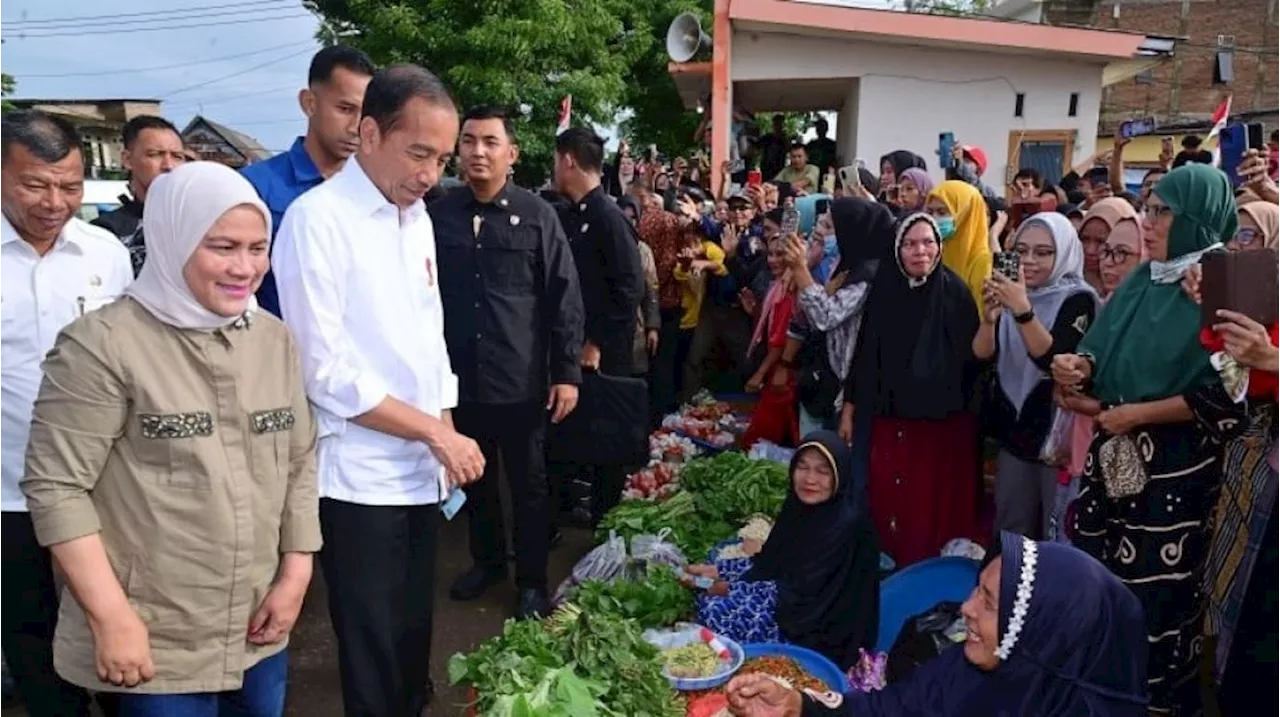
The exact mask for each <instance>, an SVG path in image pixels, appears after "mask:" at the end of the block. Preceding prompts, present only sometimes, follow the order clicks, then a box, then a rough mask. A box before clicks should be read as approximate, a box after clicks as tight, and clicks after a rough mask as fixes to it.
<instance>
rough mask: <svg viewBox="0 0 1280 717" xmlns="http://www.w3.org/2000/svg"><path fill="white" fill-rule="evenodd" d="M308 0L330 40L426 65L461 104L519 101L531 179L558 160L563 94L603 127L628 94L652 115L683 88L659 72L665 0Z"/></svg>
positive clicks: (512, 106) (523, 170) (509, 105)
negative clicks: (557, 132)
mask: <svg viewBox="0 0 1280 717" xmlns="http://www.w3.org/2000/svg"><path fill="white" fill-rule="evenodd" d="M676 1H677V2H694V1H695V0H676ZM305 4H306V6H307V7H308V9H310V10H311V11H313V12H314V13H316V14H317V15H319V16H320V17H321V18H322V19H323V20H324V27H322V30H321V32H320V33H319V36H320V39H321V40H322V41H325V42H343V43H347V44H350V45H353V46H355V47H358V48H360V49H362V50H364V51H365V52H367V53H369V55H370V56H371V57H372V58H373V59H374V61H376V62H378V63H380V64H390V63H395V62H413V63H416V64H419V65H422V66H423V67H426V68H427V69H429V70H431V71H432V72H435V73H436V74H437V75H439V76H440V77H441V78H442V79H443V80H444V81H445V82H446V83H447V84H448V86H449V88H450V89H451V90H452V91H453V92H454V94H455V96H456V97H457V100H458V102H459V104H460V105H461V107H462V108H466V107H470V106H473V105H480V104H485V105H497V106H500V107H504V108H506V109H507V110H508V111H509V112H511V114H512V118H513V120H514V121H515V125H516V134H517V138H518V140H519V142H520V145H521V154H522V159H521V161H520V163H519V165H517V167H516V174H517V181H519V182H521V183H522V184H526V185H536V184H539V183H540V182H541V180H542V179H543V178H545V176H546V172H547V170H548V169H549V168H550V165H551V154H552V150H553V148H554V146H555V127H556V122H557V119H558V116H559V112H560V102H561V99H562V98H564V96H565V95H572V96H573V123H574V124H575V125H584V124H585V125H592V126H595V127H597V128H599V127H602V126H610V125H612V124H613V123H614V118H615V117H616V116H618V113H619V111H620V110H621V109H622V108H623V107H625V106H627V105H628V104H629V103H631V102H637V103H639V104H640V107H639V108H638V111H637V115H636V116H637V117H642V118H644V121H645V122H652V121H653V120H652V118H653V117H655V116H659V115H660V113H661V111H662V110H663V109H665V108H667V107H668V106H669V105H668V103H669V101H670V99H671V97H670V96H667V95H664V94H663V93H664V92H665V93H669V94H670V95H674V94H675V88H674V87H673V86H672V83H671V80H670V78H669V77H666V75H665V64H664V65H663V67H662V77H661V80H662V82H661V83H659V82H657V81H656V80H657V79H658V76H657V73H656V70H655V67H656V62H655V55H654V52H655V50H654V48H655V46H657V47H661V44H660V42H659V40H660V39H661V37H660V34H659V31H658V30H656V29H655V26H654V19H653V17H652V16H651V13H656V12H658V11H659V10H660V9H662V6H663V5H664V3H663V2H661V0H640V1H639V2H628V1H627V0H305ZM673 6H674V3H673ZM670 14H671V15H672V16H673V17H674V14H675V13H674V11H673V12H671V13H670ZM659 21H660V18H659ZM665 30H666V27H665V25H663V26H662V28H661V31H660V32H661V33H665ZM650 93H652V95H653V97H649V95H650ZM677 101H678V100H677ZM669 119H670V117H669V116H668V120H669ZM695 126H696V121H695ZM692 132H693V130H692V127H691V128H690V130H689V134H690V136H692Z"/></svg>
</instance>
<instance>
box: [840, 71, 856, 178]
mask: <svg viewBox="0 0 1280 717" xmlns="http://www.w3.org/2000/svg"><path fill="white" fill-rule="evenodd" d="M861 97H862V81H861V80H854V81H852V82H850V83H849V92H848V94H846V95H845V98H844V104H843V105H842V106H841V107H840V113H839V114H838V115H836V124H837V125H838V126H839V127H840V131H839V133H838V134H837V135H836V153H837V154H839V155H840V159H841V160H843V162H844V163H845V164H853V160H854V158H856V157H857V156H858V103H859V100H860V99H861Z"/></svg>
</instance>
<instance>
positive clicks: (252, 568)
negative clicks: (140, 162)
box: [21, 297, 320, 693]
mask: <svg viewBox="0 0 1280 717" xmlns="http://www.w3.org/2000/svg"><path fill="white" fill-rule="evenodd" d="M44 371H45V374H44V382H43V383H42V385H41V387H40V395H39V398H38V399H37V400H36V405H35V414H34V419H33V421H32V429H31V442H30V444H29V445H28V448H27V465H26V474H25V476H24V477H23V479H22V484H21V485H22V490H23V493H25V494H26V496H27V501H28V504H29V506H30V509H31V518H32V521H33V522H34V524H35V530H36V536H37V538H38V539H39V540H40V543H41V544H42V545H55V544H58V543H63V542H66V541H68V540H72V539H74V538H79V537H82V536H85V535H91V534H93V533H101V537H102V542H103V544H104V545H105V547H106V551H107V557H108V559H109V560H110V562H111V566H112V568H113V569H114V570H115V574H116V578H117V579H119V581H120V585H121V586H122V587H123V588H124V591H125V594H126V595H128V597H129V602H130V604H132V605H133V607H134V609H135V610H136V611H137V613H138V615H139V617H140V618H141V619H142V621H143V622H144V623H146V625H147V628H148V630H149V631H150V636H151V654H152V658H153V660H154V662H155V666H156V676H155V679H153V680H152V681H150V682H148V683H146V684H143V685H141V686H139V687H136V688H133V689H132V690H130V691H133V692H142V693H189V692H220V691H224V690H235V689H238V688H239V687H240V686H241V683H242V681H243V678H244V671H245V670H246V669H248V668H249V667H252V666H253V665H255V664H257V662H258V661H259V660H261V659H263V658H266V657H269V656H271V655H273V654H275V653H278V652H280V651H281V650H282V649H284V648H285V643H283V642H282V643H280V644H276V645H268V646H263V647H259V646H256V645H251V644H249V643H248V642H247V641H246V639H245V638H246V635H247V633H248V629H249V620H250V619H251V618H252V616H253V614H254V612H255V611H256V610H257V609H258V606H259V605H260V604H261V602H262V599H263V597H264V596H265V595H266V593H267V590H268V589H269V588H270V587H271V583H272V581H273V579H274V578H275V574H276V570H277V568H278V566H279V563H280V555H281V553H284V552H304V553H311V552H315V551H317V550H319V549H320V523H319V517H318V498H317V490H316V471H315V435H316V432H315V426H314V423H313V421H312V418H311V412H310V409H309V407H308V405H307V399H306V395H305V393H304V391H303V384H302V370H301V366H300V364H299V360H298V356H297V353H296V351H295V349H294V344H293V339H292V338H291V337H290V335H289V332H288V331H287V330H286V329H285V326H284V324H282V323H281V322H280V321H279V320H277V319H276V318H275V317H273V316H269V315H267V314H265V313H262V312H257V313H255V314H253V315H252V318H251V321H247V322H246V321H245V320H243V319H242V320H241V321H240V322H237V324H236V326H235V328H227V329H220V330H218V331H213V332H201V331H184V330H180V329H175V328H173V327H171V326H168V325H166V324H163V323H161V322H160V321H158V320H157V319H155V318H154V317H153V316H152V315H151V313H150V312H148V311H147V310H146V309H145V308H144V307H143V306H142V305H141V304H139V303H137V302H136V301H134V300H133V299H131V298H128V297H125V298H123V299H120V300H118V301H116V302H115V303H112V304H110V305H108V306H106V307H104V308H102V309H99V310H97V311H94V312H92V313H90V314H88V315H86V316H84V317H82V318H80V319H78V320H77V321H75V322H73V323H72V324H71V325H69V326H67V328H66V329H64V330H63V332H62V333H61V334H60V335H59V336H58V340H57V342H56V343H55V344H54V347H53V350H52V351H50V352H49V355H48V357H47V358H46V360H45V364H44ZM54 667H55V669H56V670H57V672H58V674H59V675H61V676H62V677H63V678H64V679H66V680H67V681H69V682H72V683H74V684H77V685H81V686H83V687H89V688H92V689H95V690H107V691H112V690H118V689H120V688H114V687H112V686H111V685H107V684H104V683H103V682H101V681H100V680H99V679H98V675H97V669H96V667H95V660H94V651H93V638H92V635H91V633H90V631H89V627H88V624H87V622H86V620H85V614H84V611H83V610H82V609H81V608H80V606H79V604H77V603H76V601H75V600H74V599H73V598H72V596H71V595H70V593H69V592H68V593H66V594H64V595H63V597H62V604H61V608H60V611H59V615H58V626H57V631H56V633H55V637H54Z"/></svg>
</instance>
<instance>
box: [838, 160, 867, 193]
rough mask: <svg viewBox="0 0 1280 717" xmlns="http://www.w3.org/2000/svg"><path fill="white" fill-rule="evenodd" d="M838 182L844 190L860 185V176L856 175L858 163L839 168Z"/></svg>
mask: <svg viewBox="0 0 1280 717" xmlns="http://www.w3.org/2000/svg"><path fill="white" fill-rule="evenodd" d="M840 184H841V185H843V186H844V190H845V191H846V192H849V191H853V190H855V189H857V188H858V187H861V186H862V177H860V176H858V165H856V164H850V165H847V166H844V167H841V168H840Z"/></svg>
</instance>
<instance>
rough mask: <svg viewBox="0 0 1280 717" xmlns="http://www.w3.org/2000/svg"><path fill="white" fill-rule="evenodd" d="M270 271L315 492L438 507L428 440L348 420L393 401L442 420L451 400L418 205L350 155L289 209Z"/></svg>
mask: <svg viewBox="0 0 1280 717" xmlns="http://www.w3.org/2000/svg"><path fill="white" fill-rule="evenodd" d="M271 265H272V269H273V270H274V271H275V274H276V279H277V287H278V289H279V295H280V308H281V310H282V312H283V314H284V320H285V323H286V324H287V325H288V326H289V328H290V329H292V330H293V334H294V338H295V339H296V340H297V343H298V349H299V353H300V354H301V355H302V371H303V375H304V378H305V380H306V387H307V397H308V398H309V399H310V400H311V403H312V405H313V406H314V407H315V409H316V420H317V423H318V429H319V444H318V451H317V461H318V471H319V481H320V496H321V497H322V498H334V499H336V500H341V501H345V502H349V503H357V504H362V505H424V504H429V503H436V502H439V500H440V497H441V496H440V493H441V485H442V483H443V482H444V467H443V466H442V465H441V464H440V462H439V461H437V460H436V458H435V456H433V455H432V454H431V451H430V450H428V448H427V446H426V445H425V444H423V443H421V442H418V441H409V440H404V439H402V438H397V437H395V436H392V435H388V434H386V433H381V432H378V431H374V430H370V429H368V428H364V427H362V426H359V425H356V424H355V423H353V422H351V419H352V418H354V417H355V416H359V415H361V414H363V413H367V412H368V411H370V410H371V409H373V408H374V407H375V406H377V405H378V404H379V403H381V402H382V400H383V399H385V398H387V397H389V396H390V397H394V398H396V399H398V400H400V401H403V402H405V403H408V404H410V405H412V406H414V407H415V408H417V409H418V410H420V411H422V412H424V413H427V414H429V415H431V416H435V417H437V418H439V417H440V416H441V414H442V413H443V412H444V411H446V410H448V409H451V408H453V407H454V406H455V405H457V402H458V382H457V378H456V377H455V376H454V374H453V370H452V369H451V368H450V365H449V352H448V349H447V348H446V346H445V341H444V314H443V311H442V308H441V303H440V287H439V268H438V265H437V262H436V244H435V235H434V233H433V231H432V226H431V217H430V216H428V215H427V212H426V209H425V207H424V206H423V204H422V202H421V201H418V202H417V203H416V204H414V205H413V206H412V207H410V208H408V209H405V210H400V209H399V208H398V207H396V206H395V205H393V204H391V203H390V202H388V201H387V200H386V198H385V197H384V196H383V195H382V192H381V191H380V190H378V188H377V187H376V186H374V184H373V182H372V181H370V180H369V177H368V175H366V174H365V173H364V170H363V169H361V167H360V163H359V162H358V161H357V160H356V159H355V158H352V159H349V160H347V163H346V164H345V165H344V166H343V168H342V170H341V171H339V172H338V173H337V174H335V175H334V176H333V177H332V178H330V179H329V181H327V182H325V183H324V184H321V185H320V186H318V187H316V188H315V189H314V190H312V191H310V192H307V193H306V194H304V195H303V196H301V197H299V198H298V200H297V201H295V202H294V203H293V204H292V205H291V206H290V207H289V209H288V211H286V212H285V215H284V220H283V221H282V222H281V226H280V232H279V234H278V235H277V237H276V246H275V250H274V252H273V256H272V260H271Z"/></svg>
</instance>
